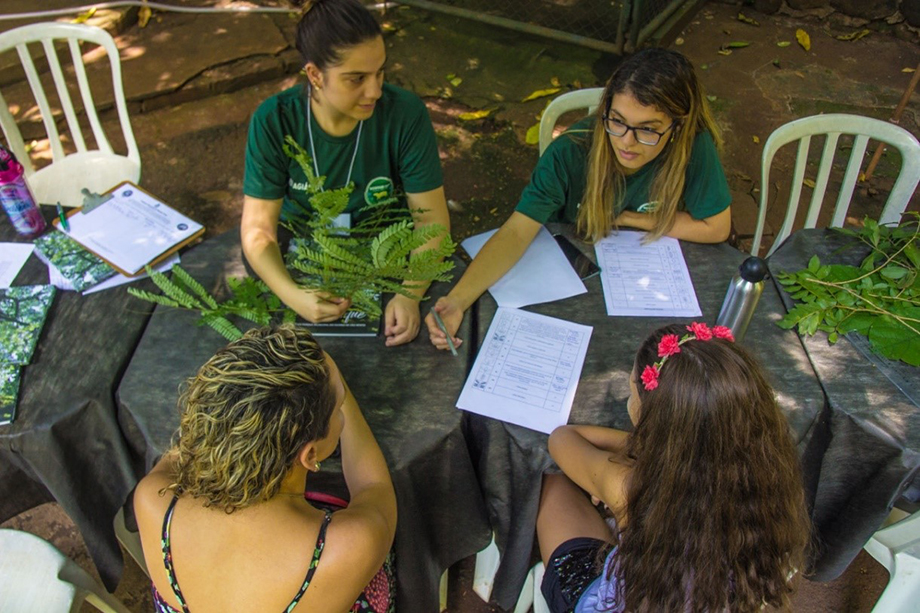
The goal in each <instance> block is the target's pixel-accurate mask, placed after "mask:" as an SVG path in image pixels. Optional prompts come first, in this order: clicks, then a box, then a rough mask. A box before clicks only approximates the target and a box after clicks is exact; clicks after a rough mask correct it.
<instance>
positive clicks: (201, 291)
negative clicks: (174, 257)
mask: <svg viewBox="0 0 920 613" xmlns="http://www.w3.org/2000/svg"><path fill="white" fill-rule="evenodd" d="M148 272H149V271H148ZM172 274H173V277H174V279H175V280H177V281H179V282H181V283H182V284H184V285H185V287H187V288H188V289H190V290H192V291H193V292H195V293H196V294H197V295H198V296H199V297H200V298H201V299H202V300H203V301H204V302H205V304H207V305H208V306H209V307H210V308H212V309H216V308H217V301H216V300H214V298H213V297H212V296H211V294H209V293H208V290H206V289H205V288H204V286H203V285H201V283H199V282H198V281H196V280H195V279H193V278H192V275H190V274H188V272H187V271H185V270H184V269H183V268H182V267H181V266H173V267H172Z"/></svg>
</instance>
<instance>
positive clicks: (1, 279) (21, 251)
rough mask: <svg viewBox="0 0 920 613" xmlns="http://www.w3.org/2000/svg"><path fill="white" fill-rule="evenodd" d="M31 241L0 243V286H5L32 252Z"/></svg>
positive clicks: (8, 284) (14, 276) (10, 281)
mask: <svg viewBox="0 0 920 613" xmlns="http://www.w3.org/2000/svg"><path fill="white" fill-rule="evenodd" d="M32 249H33V245H32V243H0V288H4V289H5V288H7V287H9V286H10V284H11V283H12V282H13V279H15V278H16V275H18V274H19V271H20V270H22V267H23V266H24V265H25V263H26V260H28V259H29V256H30V255H31V254H32Z"/></svg>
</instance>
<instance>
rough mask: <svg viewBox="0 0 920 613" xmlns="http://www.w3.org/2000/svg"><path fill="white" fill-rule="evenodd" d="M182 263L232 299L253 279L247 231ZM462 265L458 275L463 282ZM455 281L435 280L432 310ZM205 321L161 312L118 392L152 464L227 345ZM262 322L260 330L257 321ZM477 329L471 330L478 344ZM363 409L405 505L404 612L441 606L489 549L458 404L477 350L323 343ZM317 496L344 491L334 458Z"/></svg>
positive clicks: (124, 418)
mask: <svg viewBox="0 0 920 613" xmlns="http://www.w3.org/2000/svg"><path fill="white" fill-rule="evenodd" d="M182 267H183V268H184V269H186V270H187V271H188V272H189V273H191V275H192V276H193V277H195V278H196V279H198V280H199V281H201V282H202V283H203V284H204V285H205V287H206V288H208V289H209V290H211V291H212V292H214V293H216V294H217V295H221V294H223V293H225V290H226V288H225V280H226V278H227V277H230V276H243V275H245V274H246V273H245V268H244V265H243V263H242V255H241V250H240V238H239V231H237V230H233V231H230V232H227V233H226V234H223V235H221V236H219V237H217V238H214V239H211V240H208V241H206V242H205V243H203V244H202V245H200V246H198V247H196V248H195V249H193V250H192V251H190V252H189V253H188V254H187V256H185V257H184V258H183V263H182ZM462 270H463V265H462V264H461V263H459V261H458V267H457V269H456V270H455V275H457V276H458V277H459V275H460V274H462ZM447 289H448V286H447V284H435V285H434V286H432V289H431V292H430V294H431V295H432V296H433V299H432V301H428V302H426V303H423V305H422V313H426V312H427V309H428V308H429V306H430V305H431V304H433V300H436V299H437V297H438V296H441V295H443V294H444V293H445V292H446V291H447ZM195 319H196V315H195V314H193V313H188V312H180V311H176V310H172V309H165V308H162V307H157V309H156V311H155V312H154V316H153V318H152V319H151V322H150V325H149V326H148V327H147V330H146V332H145V333H144V336H143V338H142V339H141V342H140V345H139V347H138V349H137V352H136V353H135V356H134V358H133V360H132V361H131V364H130V366H129V368H128V370H127V372H126V373H125V376H124V379H123V380H122V383H121V386H120V387H119V389H118V403H119V419H120V420H121V423H122V426H123V428H124V431H125V434H126V436H127V438H128V440H129V441H130V444H131V446H132V447H133V449H134V450H136V451H137V453H139V454H141V455H142V456H144V457H145V458H146V461H147V465H148V468H149V467H150V466H151V465H152V464H153V462H154V460H155V459H156V458H157V457H158V456H159V455H160V454H161V453H162V452H163V451H164V450H165V449H166V448H167V446H168V445H169V441H170V437H171V436H172V435H173V432H174V431H175V428H176V426H177V424H178V415H179V413H178V409H177V408H176V399H177V397H178V393H177V388H178V386H179V383H180V382H181V381H182V380H183V379H184V378H186V377H189V376H191V375H193V374H194V373H195V371H196V370H197V369H198V367H199V366H200V365H201V364H203V363H204V362H205V361H206V360H207V359H208V358H209V357H211V355H213V353H214V352H215V351H216V350H217V349H218V348H220V347H222V346H223V345H225V344H226V341H225V340H224V339H223V338H222V337H221V336H219V335H218V334H217V333H216V332H214V331H212V330H211V329H210V328H207V327H198V326H196V325H195V324H194V320H195ZM250 325H251V324H250ZM469 331H470V329H469V326H468V325H467V328H466V329H464V330H463V333H464V334H465V335H466V336H467V337H468V333H469ZM320 342H321V344H322V346H323V348H324V349H325V350H326V351H328V352H329V354H330V355H332V356H333V357H334V358H335V360H336V363H337V364H338V365H339V368H340V369H341V370H342V373H343V375H344V376H345V379H346V380H347V381H348V385H349V386H350V387H351V389H352V391H353V393H354V395H355V397H356V398H357V400H358V403H359V405H360V406H361V408H362V410H363V412H364V415H365V417H366V418H367V421H368V423H369V425H370V427H371V430H373V432H374V435H375V437H376V438H377V441H378V442H379V443H380V447H381V448H382V450H383V453H384V456H385V457H386V459H387V463H388V465H389V468H390V474H391V475H392V478H393V484H394V486H395V489H396V498H397V503H398V507H399V520H398V523H397V530H396V543H395V547H396V564H397V568H396V573H397V584H398V593H397V603H398V607H399V610H400V611H401V612H406V611H422V612H425V613H430V612H431V611H437V610H438V581H439V578H440V575H441V573H442V571H443V570H445V569H446V568H448V567H449V566H450V565H451V564H453V563H454V562H456V561H457V560H460V559H462V558H465V557H467V556H469V555H472V554H473V553H475V552H477V551H479V550H481V549H482V548H484V547H485V546H486V545H487V544H488V542H489V534H490V530H489V524H488V518H487V515H486V512H485V505H484V502H483V500H482V498H481V496H480V493H479V486H478V484H477V482H476V475H475V473H474V471H473V467H472V463H471V460H470V457H469V452H468V449H467V445H466V439H465V437H464V434H463V431H462V427H461V426H462V423H463V413H462V412H461V411H458V410H457V409H456V408H454V403H455V401H456V399H457V396H458V395H459V393H460V389H461V388H462V386H463V382H464V380H465V378H466V373H467V370H468V366H469V365H470V364H471V356H470V353H471V352H472V349H471V348H470V347H471V346H472V343H469V345H468V346H466V347H464V348H463V349H465V351H461V352H460V358H458V359H453V358H451V357H450V356H446V357H445V356H444V355H443V354H441V353H440V352H438V351H437V350H436V349H434V347H433V346H432V345H431V343H430V342H429V340H428V334H427V332H426V329H425V327H424V325H423V327H422V331H421V333H420V334H419V337H418V338H417V339H416V340H415V341H413V342H412V343H410V344H408V345H405V346H401V347H395V348H388V347H386V346H385V345H384V339H383V337H382V335H381V336H379V337H377V338H344V337H324V338H321V339H320ZM308 488H309V489H311V490H313V489H318V488H319V489H323V490H324V491H327V492H330V493H337V494H339V495H342V494H344V484H343V483H342V480H341V476H340V465H338V463H337V462H323V470H322V471H321V472H320V473H319V474H317V475H316V476H315V477H314V476H312V475H311V478H310V480H309V481H308Z"/></svg>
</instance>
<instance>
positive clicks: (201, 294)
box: [128, 266, 296, 341]
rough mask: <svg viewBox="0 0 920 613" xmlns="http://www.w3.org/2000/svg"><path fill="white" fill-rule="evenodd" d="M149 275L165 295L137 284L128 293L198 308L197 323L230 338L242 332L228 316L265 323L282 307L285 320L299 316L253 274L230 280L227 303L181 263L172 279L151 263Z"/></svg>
mask: <svg viewBox="0 0 920 613" xmlns="http://www.w3.org/2000/svg"><path fill="white" fill-rule="evenodd" d="M147 274H149V275H150V278H151V279H152V280H153V282H154V283H155V284H156V286H157V287H158V288H160V291H162V292H163V294H162V295H161V294H152V293H150V292H148V291H145V290H141V289H137V288H134V287H129V288H128V293H129V294H131V295H132V296H134V297H136V298H140V299H142V300H147V301H148V302H153V303H154V304H162V305H164V306H168V307H174V308H177V309H187V310H191V311H198V312H200V313H201V316H200V317H199V318H198V320H197V322H196V323H197V324H198V325H207V326H210V327H211V328H213V329H214V330H216V331H217V332H219V333H220V334H221V335H222V336H223V337H224V338H226V339H227V340H230V341H235V340H236V339H238V338H240V337H241V336H243V333H242V332H240V329H239V328H237V327H236V326H235V325H234V324H233V323H232V322H231V321H230V320H229V319H227V317H228V316H231V315H235V316H238V317H242V318H243V319H248V320H249V321H252V322H255V323H257V324H260V325H263V326H265V325H268V324H269V323H270V322H271V319H272V316H273V315H274V314H275V313H277V312H279V311H282V310H283V311H284V315H283V320H284V322H285V323H287V322H292V321H294V318H295V317H296V314H295V313H294V311H292V310H290V309H284V308H283V307H282V305H281V300H280V299H279V298H278V297H277V296H275V295H274V294H273V293H272V292H271V290H270V289H268V286H267V285H265V283H263V282H262V281H259V280H258V279H253V278H252V277H245V278H243V279H235V278H232V277H231V278H229V279H227V285H228V286H229V287H230V292H231V294H232V296H231V298H229V299H227V300H225V301H224V302H217V300H216V299H215V298H214V297H213V296H212V295H211V294H210V293H208V291H207V290H206V289H205V288H204V286H202V285H201V284H200V283H199V282H198V281H196V280H195V279H194V278H192V276H191V275H190V274H188V272H186V271H185V270H183V269H182V268H181V267H179V266H173V268H172V279H170V278H169V277H167V276H166V275H165V274H163V273H161V272H157V271H156V270H153V269H151V268H150V267H149V266H148V267H147Z"/></svg>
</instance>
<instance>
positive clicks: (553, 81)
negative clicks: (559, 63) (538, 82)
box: [549, 77, 560, 87]
mask: <svg viewBox="0 0 920 613" xmlns="http://www.w3.org/2000/svg"><path fill="white" fill-rule="evenodd" d="M549 82H550V84H551V85H552V86H553V87H559V86H560V83H559V77H553V78H552V79H550V80H549Z"/></svg>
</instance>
